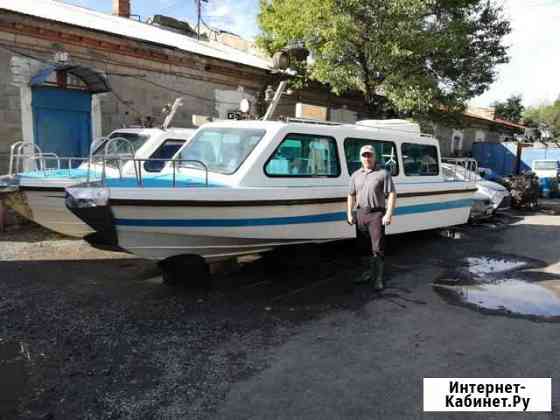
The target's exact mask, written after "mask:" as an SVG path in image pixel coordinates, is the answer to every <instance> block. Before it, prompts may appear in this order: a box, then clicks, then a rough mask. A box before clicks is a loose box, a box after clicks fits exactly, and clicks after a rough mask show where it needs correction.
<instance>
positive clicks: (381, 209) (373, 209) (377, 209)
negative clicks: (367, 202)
mask: <svg viewBox="0 0 560 420" xmlns="http://www.w3.org/2000/svg"><path fill="white" fill-rule="evenodd" d="M357 208H358V210H362V211H363V212H364V213H377V212H381V213H385V210H386V209H385V207H359V206H358V207H357Z"/></svg>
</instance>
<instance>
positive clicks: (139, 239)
mask: <svg viewBox="0 0 560 420" xmlns="http://www.w3.org/2000/svg"><path fill="white" fill-rule="evenodd" d="M327 200H328V201H329V202H327V203H322V202H321V199H318V200H317V203H314V202H313V200H301V204H298V202H297V200H295V201H294V203H292V204H286V203H285V202H283V201H281V200H279V201H278V204H273V203H271V202H265V201H263V202H262V204H263V205H258V203H252V204H253V205H236V204H239V203H232V202H229V203H225V204H224V205H220V203H207V204H206V205H197V204H196V203H194V202H184V203H181V202H179V201H175V202H172V201H167V202H165V201H162V202H153V201H152V202H150V203H147V202H146V201H138V202H133V203H128V202H127V201H126V200H118V199H115V200H113V199H111V209H112V214H113V217H114V222H113V223H114V226H115V227H116V234H117V242H118V245H119V246H120V247H122V248H124V249H126V250H127V251H129V252H131V253H134V254H136V255H138V256H141V257H144V258H149V259H157V260H162V259H166V258H169V257H173V256H177V255H185V254H188V255H199V256H201V257H203V258H205V259H206V260H209V261H212V260H218V259H224V258H231V257H235V256H239V255H244V254H252V253H258V252H264V251H268V250H271V249H273V248H277V247H281V246H285V245H291V244H301V243H321V242H327V241H333V240H342V239H349V238H355V237H356V228H355V226H350V225H348V223H347V222H346V210H345V206H346V197H338V198H329V199H327ZM146 204H149V205H146ZM471 205H472V191H454V192H450V193H449V192H448V193H446V194H441V193H437V194H421V195H415V194H411V195H407V194H403V196H402V197H401V198H399V200H398V207H397V209H396V210H395V216H394V219H393V223H392V225H391V226H389V227H388V228H387V233H388V234H398V233H404V232H411V231H418V230H427V229H436V228H443V227H449V226H455V225H460V224H464V223H466V222H467V220H468V217H469V212H470V208H471Z"/></svg>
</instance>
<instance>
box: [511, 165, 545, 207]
mask: <svg viewBox="0 0 560 420" xmlns="http://www.w3.org/2000/svg"><path fill="white" fill-rule="evenodd" d="M504 181H505V184H506V185H505V186H506V188H507V189H508V190H510V192H511V206H512V207H513V208H517V209H534V208H536V207H537V205H538V204H539V195H540V186H539V179H538V178H537V177H536V176H535V174H534V173H533V172H525V173H523V174H521V175H513V176H511V177H508V178H505V179H504Z"/></svg>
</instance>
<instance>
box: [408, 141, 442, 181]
mask: <svg viewBox="0 0 560 420" xmlns="http://www.w3.org/2000/svg"><path fill="white" fill-rule="evenodd" d="M401 151H402V159H403V165H404V173H405V174H406V175H407V176H437V175H439V164H438V152H437V147H436V146H431V145H428V144H413V143H403V144H402V146H401Z"/></svg>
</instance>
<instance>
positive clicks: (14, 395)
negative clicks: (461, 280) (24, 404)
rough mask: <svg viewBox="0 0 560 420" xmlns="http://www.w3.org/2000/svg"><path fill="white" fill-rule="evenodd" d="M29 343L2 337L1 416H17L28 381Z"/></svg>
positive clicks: (0, 355)
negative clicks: (19, 403) (26, 363)
mask: <svg viewBox="0 0 560 420" xmlns="http://www.w3.org/2000/svg"><path fill="white" fill-rule="evenodd" d="M30 359H31V356H30V354H29V349H28V348H27V345H25V344H24V343H20V342H13V341H10V342H7V341H3V340H1V339H0V418H15V417H16V415H17V405H18V401H19V399H20V398H21V396H22V395H23V392H24V388H25V381H26V372H25V362H26V361H28V360H30Z"/></svg>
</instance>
